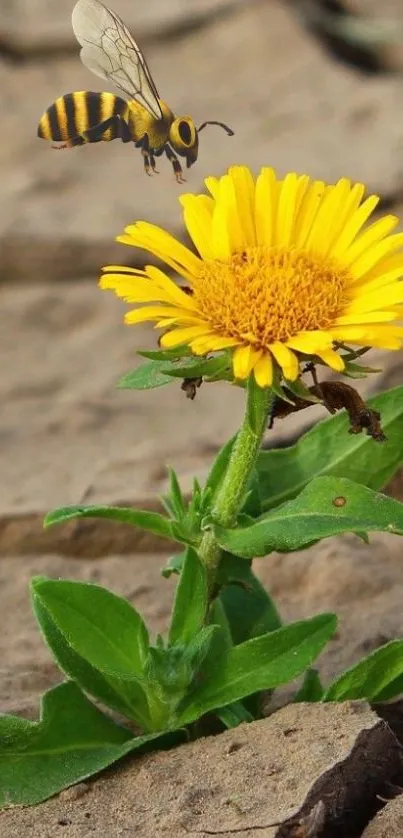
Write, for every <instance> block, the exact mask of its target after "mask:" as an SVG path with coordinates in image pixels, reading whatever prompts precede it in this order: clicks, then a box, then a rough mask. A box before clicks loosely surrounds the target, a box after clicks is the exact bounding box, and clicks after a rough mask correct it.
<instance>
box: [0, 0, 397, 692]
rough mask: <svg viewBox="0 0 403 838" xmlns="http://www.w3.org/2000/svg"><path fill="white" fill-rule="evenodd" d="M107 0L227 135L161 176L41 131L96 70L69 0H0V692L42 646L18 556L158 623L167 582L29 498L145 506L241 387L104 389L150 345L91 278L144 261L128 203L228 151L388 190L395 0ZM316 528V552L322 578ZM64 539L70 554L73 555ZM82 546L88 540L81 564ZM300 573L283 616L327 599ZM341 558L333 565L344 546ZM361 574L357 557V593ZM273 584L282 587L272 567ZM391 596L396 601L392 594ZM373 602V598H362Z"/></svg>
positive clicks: (169, 94)
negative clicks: (192, 395)
mask: <svg viewBox="0 0 403 838" xmlns="http://www.w3.org/2000/svg"><path fill="white" fill-rule="evenodd" d="M110 4H111V5H112V6H113V8H114V10H115V11H116V12H117V13H118V14H119V15H120V16H121V17H122V18H123V20H124V21H125V22H126V24H127V25H128V27H129V29H130V30H131V32H132V33H133V35H134V37H135V38H136V39H137V41H138V42H139V45H140V46H141V47H142V49H143V50H144V52H145V54H146V57H147V60H148V63H149V66H150V68H151V71H152V74H153V76H154V78H155V81H156V85H157V87H158V90H159V92H160V95H161V97H162V98H163V99H165V100H166V101H167V103H169V105H170V106H171V108H172V109H173V110H174V111H175V112H176V113H178V114H181V113H183V114H187V113H189V114H191V115H192V116H193V117H194V119H195V121H196V124H200V123H201V122H203V121H204V120H208V119H210V120H221V121H223V122H225V123H227V124H228V125H230V126H231V127H232V128H233V129H234V131H235V135H234V136H233V137H231V138H229V137H227V136H226V135H225V134H224V133H223V132H221V131H220V129H218V128H213V127H211V128H208V129H206V131H204V132H203V133H202V135H201V137H200V153H199V160H198V162H197V164H196V165H195V166H194V167H193V168H192V169H191V170H190V171H188V172H187V175H186V176H187V183H186V184H184V185H183V186H181V187H179V186H178V185H177V183H176V182H175V180H174V178H173V174H172V170H171V167H170V165H169V163H168V161H166V160H165V159H164V160H159V161H158V168H159V169H160V174H159V175H155V176H154V177H153V178H148V177H146V176H145V174H144V171H143V164H142V159H141V156H140V153H139V152H138V151H137V150H135V149H134V148H133V147H132V146H130V145H123V144H122V143H120V142H119V141H118V140H116V141H115V142H112V143H99V144H98V145H92V146H87V147H83V148H75V149H71V150H66V151H54V150H51V148H50V145H48V144H47V143H46V142H45V141H44V140H40V139H38V138H37V136H36V131H37V123H38V121H39V119H40V117H41V115H42V113H43V111H44V110H45V109H46V108H47V107H48V106H49V105H50V104H51V103H52V102H53V101H54V100H55V99H56V98H57V97H58V96H60V95H62V94H64V93H67V92H70V91H74V90H83V89H84V90H85V89H87V90H101V89H112V88H108V86H107V85H106V83H103V82H101V80H100V79H97V78H96V77H95V76H93V75H91V73H90V72H89V71H88V70H87V69H86V68H85V67H84V66H82V64H81V63H80V60H79V57H78V52H79V48H78V45H77V43H76V42H75V39H74V37H73V32H72V28H71V11H72V7H73V5H74V2H73V0H1V2H0V74H1V81H0V103H1V106H0V107H1V121H0V183H1V187H0V202H1V212H0V278H1V282H2V285H1V297H2V302H1V309H0V311H1V314H0V318H1V348H0V365H1V368H0V388H1V403H2V411H1V419H0V440H1V443H2V469H1V481H0V550H1V551H2V555H3V560H2V562H1V563H0V585H1V587H0V590H1V591H2V596H4V602H5V603H7V609H8V610H7V613H8V619H7V626H6V628H5V631H3V634H2V638H3V643H4V649H3V652H4V655H5V656H6V657H5V658H4V660H5V661H6V663H5V670H4V671H3V675H4V674H5V672H6V673H7V672H8V673H10V672H12V673H14V674H13V675H12V676H11V675H10V678H11V681H10V682H7V679H5V680H4V683H5V684H7V683H9V684H10V685H9V687H7V686H6V687H5V689H6V694H5V696H4V697H5V700H6V704H7V706H11V705H12V706H17V705H18V708H20V707H22V706H23V701H22V698H21V694H20V693H19V692H18V691H19V690H20V691H21V690H22V691H23V692H24V691H27V692H28V693H31V692H32V691H33V692H35V689H40V688H41V686H42V685H43V683H44V682H47V679H48V677H49V676H48V674H46V672H47V671H46V668H45V669H44V668H43V664H42V663H39V664H38V666H39V669H38V670H37V672H38V673H39V674H37V680H36V681H35V677H34V676H33V675H32V666H31V660H30V658H31V657H32V655H34V657H35V661H38V660H42V659H43V660H47V661H48V657H47V653H46V651H45V650H44V651H43V652H40V651H39V644H40V641H39V640H38V639H37V635H36V633H35V632H34V630H33V621H32V617H30V615H29V607H28V595H27V581H28V579H29V577H30V576H31V575H32V573H33V572H41V573H51V574H54V573H56V575H70V576H72V575H73V574H81V575H82V576H84V577H85V578H91V579H101V580H103V581H104V582H105V583H106V584H110V585H112V587H113V588H114V589H115V590H124V592H125V593H126V595H128V594H129V593H130V591H131V593H132V595H133V597H136V604H137V606H138V607H139V608H140V610H143V612H144V613H145V614H146V616H147V617H148V618H150V619H151V621H152V620H154V624H155V625H156V627H157V628H161V624H163V622H164V620H165V616H166V614H167V613H168V611H169V602H168V598H167V596H168V595H167V594H166V593H164V594H163V595H162V594H161V595H160V591H162V588H161V585H162V586H163V590H164V592H165V591H166V590H167V587H166V586H167V585H168V583H167V582H165V581H162V582H161V580H160V579H159V574H158V571H159V565H160V564H161V560H160V559H159V558H158V556H157V558H156V559H155V561H154V564H153V562H152V559H151V558H150V556H151V554H152V552H153V551H155V550H158V549H161V547H160V544H159V543H157V542H155V541H152V542H150V541H149V540H148V541H147V539H145V538H144V537H143V536H142V535H141V533H137V532H134V531H132V530H128V531H126V530H119V528H114V527H113V525H111V526H110V527H109V529H108V528H106V529H105V530H101V529H99V528H97V527H95V526H94V524H93V523H92V522H86V526H87V529H85V533H86V538H84V539H82V538H81V533H82V528H81V525H80V527H78V526H75V527H73V528H70V529H69V528H65V529H64V530H63V531H60V530H57V529H55V530H51V531H49V532H47V533H43V531H42V520H43V516H44V514H45V513H46V512H47V511H48V509H49V508H51V507H53V506H56V505H62V504H68V503H80V502H82V501H84V500H85V501H86V502H92V503H95V502H97V501H100V502H101V501H102V502H113V503H119V502H130V503H134V504H136V505H137V506H140V505H145V506H149V507H151V506H152V505H153V504H155V496H156V494H158V493H160V492H162V491H163V490H164V488H165V485H166V465H167V464H171V465H173V466H174V467H176V468H177V469H178V471H179V473H180V476H181V478H182V481H183V484H184V486H185V488H186V487H187V486H189V485H190V478H191V476H193V474H194V473H195V472H196V473H198V475H199V476H200V477H203V475H204V473H205V471H206V469H207V467H208V464H209V462H210V461H211V457H212V455H213V453H214V452H215V451H216V450H217V447H218V446H219V445H220V444H221V443H222V442H224V440H225V439H227V438H228V435H229V434H230V433H232V432H233V431H235V429H236V428H237V426H238V425H239V420H240V416H241V413H242V407H243V395H242V392H240V391H238V390H237V389H236V388H229V387H224V386H223V387H222V386H221V385H214V386H209V387H207V386H204V387H202V388H201V390H200V391H199V392H198V395H197V398H196V400H195V402H190V401H189V400H187V399H186V398H185V397H184V395H183V393H181V391H180V385H179V384H172V385H171V386H170V387H166V388H163V389H160V390H154V391H148V392H146V393H131V392H123V391H119V390H117V389H116V388H115V384H116V381H117V380H118V379H119V378H120V377H121V376H122V375H123V374H124V373H126V372H128V371H129V370H130V369H131V368H132V367H133V366H134V365H135V363H137V361H136V358H135V350H136V348H145V347H147V346H148V347H153V346H155V332H153V330H152V328H150V327H148V326H144V327H136V328H131V329H130V328H128V327H124V325H123V313H124V310H125V306H124V305H122V304H121V303H120V302H119V301H117V300H116V299H115V298H114V297H113V296H112V295H108V294H107V293H101V292H100V291H99V289H98V287H97V278H98V274H99V268H100V266H101V265H103V264H108V263H113V262H116V261H117V262H118V263H121V262H123V263H131V264H135V263H137V264H141V263H142V262H143V260H144V256H143V255H142V254H141V253H136V252H135V251H133V250H132V249H130V248H125V247H123V246H122V245H117V244H116V243H115V242H114V237H115V236H116V235H117V234H118V233H120V232H121V231H122V229H123V227H124V226H125V225H127V224H128V223H130V222H132V221H134V220H137V219H146V220H149V221H152V222H154V223H156V224H161V225H163V226H164V227H166V228H167V229H169V230H171V231H172V232H173V233H174V234H176V235H179V236H181V235H182V227H181V215H180V207H179V203H178V196H179V194H180V193H181V192H185V191H196V192H197V191H199V190H200V189H202V188H203V178H204V177H205V176H206V175H219V174H222V173H223V172H224V170H225V169H226V168H227V167H228V166H229V165H231V164H234V163H243V164H248V165H250V166H251V167H252V168H253V169H254V170H255V171H257V170H258V169H259V167H260V166H262V165H272V166H274V167H276V169H277V170H278V171H279V172H281V173H285V172H286V171H288V170H294V171H298V172H300V173H302V172H304V173H307V174H309V175H311V176H314V177H321V178H324V179H326V180H328V181H335V180H336V179H337V178H339V177H340V176H346V177H349V178H351V179H352V180H362V181H364V182H365V183H366V184H367V186H368V189H369V190H370V191H372V190H374V191H376V192H378V193H379V194H380V195H381V196H382V205H383V208H384V209H385V210H386V209H387V210H388V211H391V212H396V213H397V214H399V213H401V212H402V209H403V74H402V68H403V2H402V0H382V3H379V2H376V0H345V2H343V3H341V2H339V0H283V2H281V0H169V2H167V0H147V2H144V1H143V2H140V0H110ZM402 356H403V354H402V353H389V354H385V355H384V356H382V354H381V353H377V355H376V358H375V362H379V365H382V366H383V367H384V371H383V373H382V374H381V375H379V376H378V377H376V378H374V379H372V380H371V381H369V382H368V383H367V385H366V387H367V392H368V391H369V390H371V389H374V387H376V388H381V387H382V388H386V387H389V386H393V385H395V384H399V383H402V381H403V373H402ZM371 360H374V359H371ZM315 411H316V412H315ZM318 415H320V416H323V415H324V414H323V411H322V410H321V409H318V410H317V409H316V408H314V409H312V411H310V412H307V417H306V418H305V415H304V416H303V417H296V418H294V417H290V418H289V419H287V420H286V421H285V422H284V423H280V424H279V425H278V426H277V425H276V426H275V429H274V432H273V433H272V435H271V436H270V440H274V441H275V442H281V440H284V439H285V440H287V439H289V438H290V435H292V434H294V433H295V432H298V429H299V428H300V427H301V424H306V423H307V422H308V423H310V422H311V421H312V419H313V418H315V417H317V416H318ZM97 526H98V525H97ZM91 527H92V529H91ZM354 543H356V542H354ZM394 543H395V542H394ZM165 547H166V545H165ZM165 547H164V549H165ZM327 549H328V548H327V547H326V549H325V551H324V553H323V554H321V555H320V556H319V558H318V561H320V562H321V561H322V559H323V562H324V565H323V567H324V570H323V574H322V576H323V579H325V577H326V555H327V554H326V550H327ZM349 549H350V548H349ZM349 549H348V551H347V553H348V552H349ZM359 549H360V550H361V551H362V550H363V549H364V548H363V547H362V546H361V547H360V548H359ZM365 549H366V548H365ZM382 550H383V547H382ZM130 551H132V552H134V553H137V554H140V553H141V552H142V551H143V553H145V552H146V551H147V563H146V565H144V564H142V570H141V574H142V575H141V574H140V575H139V573H138V572H137V576H136V578H137V588H136V587H133V580H131V581H130V578H131V573H132V572H130V574H128V570H127V565H126V561H125V558H124V557H123V559H122V555H123V554H125V553H128V552H130ZM367 553H368V551H367ZM325 554H326V555H325ZM68 556H73V557H76V558H80V559H81V560H82V561H81V562H80V563H76V564H75V565H74V559H70V558H66V557H68ZM89 556H104V557H105V556H108V557H109V558H108V560H106V559H105V561H104V562H103V564H102V568H103V569H102V570H99V568H97V567H95V565H94V564H93V563H92V564H91V561H88V557H89ZM323 556H324V558H323ZM373 556H374V560H375V558H376V554H375V553H373ZM16 557H20V558H23V559H24V561H23V562H19V563H18V562H17V563H16V562H15V558H16ZM365 560H367V559H365ZM346 561H347V559H346ZM391 561H392V559H391ZM108 562H109V564H108ZM332 562H333V567H334V557H333V559H332ZM73 565H74V567H73ZM288 566H289V567H290V566H291V565H288ZM145 567H148V568H150V573H151V582H150V578H149V577H148V576H147V571H146V570H145V569H144V568H145ZM301 567H302V565H301ZM108 568H109V569H108ZM393 568H394V569H393V574H395V575H394V576H393V574H392V571H391V574H392V576H393V586H394V587H395V586H396V573H395V571H396V568H395V566H393ZM294 570H295V568H294ZM385 572H386V571H385ZM315 573H316V572H315ZM97 574H98V575H97ZM102 574H106V576H105V575H102ZM108 574H109V576H108ZM314 575H315V574H314ZM82 576H81V578H82ZM140 577H141V582H139V581H138V580H139V578H140ZM320 577H321V573H320V572H319V574H318V573H316V575H315V580H314V581H313V594H312V595H313V597H314V599H315V605H312V604H311V605H309V604H308V605H306V603H305V604H303V605H302V606H301V607H300V610H299V611H298V608H297V611H298V613H299V614H301V616H302V615H303V613H304V610H305V611H307V613H312V610H317V609H318V603H319V602H321V603H323V605H324V606H326V607H327V606H330V607H334V605H335V603H334V602H333V600H331V599H330V600H326V596H327V591H328V590H329V592H330V591H334V580H333V581H332V585H331V586H329V589H328V588H327V587H326V581H325V582H324V590H325V597H324V599H325V600H326V602H325V601H324V599H323V597H322V599H321V596H320V594H319V595H318V590H317V588H316V587H315V585H316V583H317V580H318V579H320ZM312 578H313V577H312ZM340 578H343V579H346V572H345V568H344V566H343V567H342V569H341V571H340ZM347 578H348V577H347ZM372 578H374V577H372ZM391 578H392V577H391ZM318 584H319V583H318ZM346 584H347V583H346ZM139 585H140V587H141V586H142V591H140V592H139V590H138V586H139ZM391 585H392V583H391ZM402 585H403V578H402ZM364 587H365V586H364V585H363V580H362V579H361V578H360V579H359V581H358V582H357V584H356V585H355V590H356V594H357V590H358V591H361V590H364ZM353 588H354V585H353ZM129 589H130V590H129ZM284 590H286V591H289V590H290V585H289V579H288V578H287V579H286V578H285V577H284ZM343 590H344V588H343ZM280 593H281V591H280ZM305 595H306V596H307V597H308V599H309V593H307V592H306V590H305V589H302V587H300V588H299V594H298V596H301V597H302V600H301V601H304V602H305V600H304V597H305ZM164 597H165V599H164ZM343 597H344V593H343V591H342V592H341V593H340V598H341V599H342V601H343V602H345V601H346V600H345V598H344V599H343ZM400 597H401V591H400ZM297 598H298V597H297ZM396 607H397V612H396V613H398V614H401V598H400V603H399V605H398V606H396ZM390 609H391V605H390V599H389V600H388V603H387V609H386V602H385V612H384V611H382V615H384V613H385V614H386V613H387V614H389V615H390V613H391V610H390ZM347 610H348V609H347ZM392 610H393V609H392ZM350 611H351V608H350ZM292 613H293V615H294V616H295V615H296V610H295V608H294V610H293V612H292ZM22 615H23V619H22ZM383 619H384V616H382V620H383ZM385 619H389V617H385ZM399 619H400V617H399ZM380 620H381V618H380ZM382 620H381V622H382ZM375 622H376V621H375ZM377 625H378V628H377V629H376V630H377V631H378V634H379V632H381V631H383V632H384V634H385V633H386V634H388V633H389V634H392V635H393V633H394V631H397V632H398V633H399V632H400V634H401V633H402V631H401V629H399V626H397V627H395V628H390V627H389V628H385V626H383V628H382V629H381V628H379V625H380V623H379V621H378V624H377ZM374 631H375V629H374ZM31 644H34V645H31ZM3 652H2V654H3ZM38 655H39V657H37V656H38ZM41 655H42V658H41ZM6 658H7V660H6ZM27 661H28V663H27ZM16 662H17V663H16ZM35 666H36V664H35V665H34V669H35ZM16 667H17V670H18V667H20V673H21V679H20V682H19V686H18V685H17V686H16V681H15V678H16V675H15V673H16V671H17V670H16ZM27 671H29V677H28V676H27V677H25V676H26V672H27ZM24 673H25V675H24ZM53 677H54V673H53V670H52V678H53ZM24 678H25V680H24ZM15 691H16V692H15ZM15 694H17V699H16V704H15V702H14V704H13V701H14V699H13V698H12V696H13V695H15ZM10 702H11V704H10Z"/></svg>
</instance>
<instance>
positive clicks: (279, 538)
mask: <svg viewBox="0 0 403 838" xmlns="http://www.w3.org/2000/svg"><path fill="white" fill-rule="evenodd" d="M360 531H365V532H374V531H378V532H390V533H395V534H396V535H403V504H401V503H399V502H398V501H397V500H393V498H389V497H386V496H385V495H380V494H378V493H377V492H373V491H372V490H371V489H366V488H365V486H360V485H359V484H358V483H353V482H352V481H351V480H347V479H345V478H344V479H343V478H336V477H317V478H316V479H315V480H312V482H311V483H310V484H309V486H307V487H306V489H304V491H303V492H301V494H300V495H299V496H298V497H297V498H295V500H291V501H288V503H284V504H283V505H282V506H279V507H277V509H275V510H274V511H273V512H271V513H269V514H268V515H265V516H264V517H262V518H259V519H258V520H257V522H256V523H255V524H253V525H252V526H250V527H244V528H243V529H233V530H226V529H224V528H222V527H218V526H215V527H214V532H215V534H216V537H217V540H218V542H219V544H220V545H221V547H223V548H224V549H225V550H229V551H230V552H232V553H234V554H235V555H236V556H241V557H243V558H246V559H252V558H256V557H257V556H267V555H268V553H271V552H272V551H273V550H277V551H282V552H290V551H292V550H300V549H301V548H303V547H304V546H306V545H307V544H309V543H310V542H312V541H317V540H318V539H321V538H328V537H329V536H331V535H337V534H339V533H343V532H360Z"/></svg>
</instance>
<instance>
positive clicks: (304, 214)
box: [295, 180, 326, 248]
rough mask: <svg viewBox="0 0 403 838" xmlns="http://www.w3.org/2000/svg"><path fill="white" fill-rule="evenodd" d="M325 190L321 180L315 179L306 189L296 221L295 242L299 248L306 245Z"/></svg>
mask: <svg viewBox="0 0 403 838" xmlns="http://www.w3.org/2000/svg"><path fill="white" fill-rule="evenodd" d="M325 191H326V188H325V184H324V183H323V181H321V180H315V181H313V183H311V185H310V186H309V187H308V189H307V191H306V194H305V196H304V199H303V201H302V202H301V207H300V209H299V212H298V216H297V218H296V222H295V244H296V247H298V248H302V247H304V245H305V242H306V240H307V238H308V236H309V233H310V231H311V228H312V224H313V222H314V220H315V217H316V214H317V212H318V209H319V207H320V205H321V202H322V200H323V196H324V194H325Z"/></svg>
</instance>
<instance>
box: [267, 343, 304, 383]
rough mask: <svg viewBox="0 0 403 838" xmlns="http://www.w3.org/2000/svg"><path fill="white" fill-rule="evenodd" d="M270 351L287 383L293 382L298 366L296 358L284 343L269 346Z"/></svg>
mask: <svg viewBox="0 0 403 838" xmlns="http://www.w3.org/2000/svg"><path fill="white" fill-rule="evenodd" d="M270 351H271V353H272V355H273V357H274V358H275V360H276V361H277V363H278V365H279V367H281V369H282V370H283V375H284V378H287V379H288V381H295V379H296V378H298V373H299V364H298V358H297V356H296V355H295V354H294V352H292V351H291V349H289V348H288V346H285V345H284V343H279V342H276V343H272V344H270Z"/></svg>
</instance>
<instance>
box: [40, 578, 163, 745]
mask: <svg viewBox="0 0 403 838" xmlns="http://www.w3.org/2000/svg"><path fill="white" fill-rule="evenodd" d="M31 599H32V607H33V611H34V614H35V616H36V619H37V620H38V623H39V626H40V628H41V631H42V634H43V636H44V638H45V640H46V643H47V644H48V646H49V648H50V650H51V651H52V653H53V656H54V658H55V660H56V663H57V664H58V666H59V667H60V669H61V670H62V672H64V673H65V674H66V675H67V676H68V677H69V678H71V679H72V680H73V681H76V683H77V684H78V686H79V687H81V689H82V690H84V691H85V692H87V693H89V694H90V695H92V696H93V697H94V698H97V699H99V701H102V703H103V704H105V706H106V707H109V708H110V709H111V710H116V711H117V712H118V713H121V714H122V715H123V716H126V717H127V718H129V719H134V720H135V721H136V722H137V724H138V725H140V727H141V728H142V729H143V730H150V729H151V720H150V714H149V710H148V703H147V697H146V694H145V692H144V690H143V689H142V687H141V686H140V684H136V683H135V682H133V681H127V680H123V679H119V678H116V677H111V676H108V675H103V674H101V672H99V671H98V670H97V669H95V667H93V666H91V664H89V663H88V662H87V661H86V660H84V658H82V657H80V655H78V654H77V652H75V651H74V649H73V648H72V647H71V646H70V645H69V643H68V642H67V640H66V639H65V637H64V636H63V634H62V633H61V632H60V631H59V629H58V628H57V626H56V624H55V622H54V621H53V620H52V618H51V616H50V614H49V613H48V611H47V610H46V608H45V607H44V605H43V603H42V602H41V599H40V598H39V597H38V596H36V595H35V592H34V590H33V591H32V596H31Z"/></svg>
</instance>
